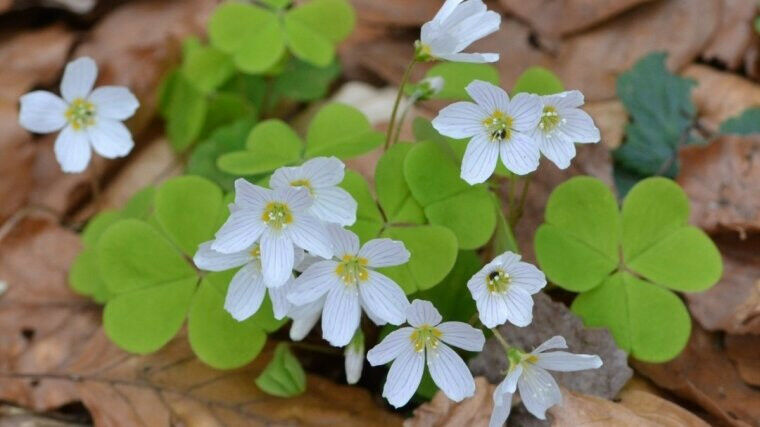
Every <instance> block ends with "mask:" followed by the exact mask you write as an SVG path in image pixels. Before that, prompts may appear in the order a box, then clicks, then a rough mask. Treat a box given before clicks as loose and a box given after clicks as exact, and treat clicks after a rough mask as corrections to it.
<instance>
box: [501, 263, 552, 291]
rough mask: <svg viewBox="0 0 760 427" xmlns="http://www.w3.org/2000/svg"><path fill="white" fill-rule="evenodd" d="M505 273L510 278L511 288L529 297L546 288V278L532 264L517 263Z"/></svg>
mask: <svg viewBox="0 0 760 427" xmlns="http://www.w3.org/2000/svg"><path fill="white" fill-rule="evenodd" d="M506 271H507V274H509V276H510V277H511V278H512V283H511V286H514V287H518V288H520V289H522V290H524V291H525V292H527V293H529V294H531V295H533V294H535V293H536V292H538V291H540V290H541V289H542V288H543V287H544V286H546V276H545V275H544V273H543V272H542V271H541V270H539V269H538V268H536V266H535V265H533V264H529V263H527V262H518V263H516V264H515V265H513V266H511V267H509V268H507V269H506Z"/></svg>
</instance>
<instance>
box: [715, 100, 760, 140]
mask: <svg viewBox="0 0 760 427" xmlns="http://www.w3.org/2000/svg"><path fill="white" fill-rule="evenodd" d="M720 133H722V134H730V135H752V134H756V133H760V107H753V108H747V109H746V110H744V111H742V113H741V114H740V115H738V116H736V117H731V118H730V119H728V120H726V121H724V122H723V123H721V124H720Z"/></svg>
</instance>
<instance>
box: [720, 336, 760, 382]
mask: <svg viewBox="0 0 760 427" xmlns="http://www.w3.org/2000/svg"><path fill="white" fill-rule="evenodd" d="M725 341H726V352H727V353H728V357H729V358H730V359H731V360H732V361H733V362H734V363H735V364H736V368H737V369H738V370H739V376H741V377H742V380H744V382H745V383H747V384H749V385H753V386H760V335H728V336H727V337H726V340H725Z"/></svg>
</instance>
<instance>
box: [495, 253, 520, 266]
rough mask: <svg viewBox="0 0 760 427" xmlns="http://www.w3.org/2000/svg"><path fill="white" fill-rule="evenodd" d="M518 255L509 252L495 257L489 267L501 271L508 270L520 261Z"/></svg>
mask: <svg viewBox="0 0 760 427" xmlns="http://www.w3.org/2000/svg"><path fill="white" fill-rule="evenodd" d="M520 258H521V256H520V254H516V253H514V252H511V251H506V252H504V253H503V254H501V255H499V256H497V257H496V258H494V259H493V261H491V262H490V263H489V265H494V266H498V267H499V268H501V269H503V270H509V269H510V268H511V267H512V266H513V265H515V264H516V263H517V262H519V261H520Z"/></svg>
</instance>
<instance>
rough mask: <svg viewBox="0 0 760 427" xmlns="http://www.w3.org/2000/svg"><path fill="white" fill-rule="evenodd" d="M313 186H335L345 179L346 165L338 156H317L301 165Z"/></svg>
mask: <svg viewBox="0 0 760 427" xmlns="http://www.w3.org/2000/svg"><path fill="white" fill-rule="evenodd" d="M301 168H302V170H303V175H304V177H305V178H306V179H307V180H309V184H311V186H312V187H313V188H324V187H333V186H336V185H338V184H340V183H341V181H343V176H344V175H345V169H346V165H344V164H343V162H342V161H340V159H338V158H337V157H315V158H313V159H310V160H307V161H306V162H305V163H304V164H303V165H301Z"/></svg>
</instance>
